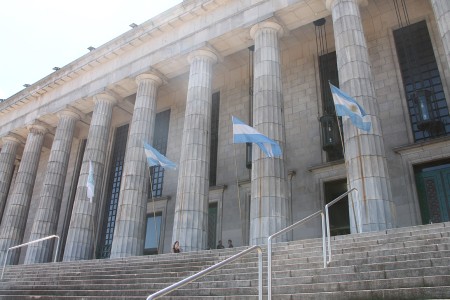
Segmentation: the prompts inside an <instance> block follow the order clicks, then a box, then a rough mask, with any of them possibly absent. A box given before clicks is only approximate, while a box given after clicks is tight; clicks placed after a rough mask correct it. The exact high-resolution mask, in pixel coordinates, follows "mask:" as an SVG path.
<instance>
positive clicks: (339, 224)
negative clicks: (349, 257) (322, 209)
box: [324, 179, 350, 236]
mask: <svg viewBox="0 0 450 300" xmlns="http://www.w3.org/2000/svg"><path fill="white" fill-rule="evenodd" d="M324 190H325V203H326V204H328V203H330V202H331V201H333V200H334V199H336V198H337V197H339V196H340V195H342V194H344V193H345V192H346V191H347V179H340V180H335V181H329V182H325V184H324ZM329 215H330V234H331V235H332V236H333V235H342V234H349V233H350V219H349V212H348V197H345V198H343V199H341V200H340V201H339V202H337V203H335V204H333V206H331V207H330V209H329Z"/></svg>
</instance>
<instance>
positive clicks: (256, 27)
mask: <svg viewBox="0 0 450 300" xmlns="http://www.w3.org/2000/svg"><path fill="white" fill-rule="evenodd" d="M266 28H267V29H274V30H275V31H276V32H277V35H278V37H279V38H280V37H282V36H283V34H284V29H283V26H281V25H280V24H278V23H277V22H275V21H263V22H261V23H258V24H255V25H253V27H252V28H251V29H250V36H251V37H252V39H255V36H256V33H257V32H258V31H259V30H260V29H266Z"/></svg>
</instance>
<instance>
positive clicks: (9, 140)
mask: <svg viewBox="0 0 450 300" xmlns="http://www.w3.org/2000/svg"><path fill="white" fill-rule="evenodd" d="M19 144H20V140H19V139H18V138H16V137H13V136H6V137H4V138H3V147H2V151H1V152H0V220H2V216H3V211H4V210H5V206H6V199H7V197H8V191H9V188H10V185H11V180H12V177H13V173H14V162H15V160H16V153H17V148H18V147H19Z"/></svg>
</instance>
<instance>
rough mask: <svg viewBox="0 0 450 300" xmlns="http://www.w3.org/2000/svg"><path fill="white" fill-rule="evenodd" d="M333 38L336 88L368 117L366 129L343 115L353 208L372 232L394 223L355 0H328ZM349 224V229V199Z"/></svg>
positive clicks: (374, 104) (389, 226) (379, 127)
mask: <svg viewBox="0 0 450 300" xmlns="http://www.w3.org/2000/svg"><path fill="white" fill-rule="evenodd" d="M327 4H328V5H329V6H328V7H329V8H330V9H331V12H332V17H333V27H334V40H335V43H336V57H337V65H338V72H339V85H340V88H341V89H342V90H343V91H345V92H346V93H348V94H349V95H350V96H352V97H354V98H355V99H356V101H357V102H358V103H359V104H361V105H362V106H363V107H364V108H365V110H366V112H367V114H368V115H370V119H371V121H372V129H371V131H370V132H365V131H361V130H359V129H357V128H356V127H355V126H353V124H351V122H350V120H348V119H347V118H344V124H343V128H344V142H345V160H346V164H347V176H348V177H347V180H348V183H349V186H350V187H351V188H353V187H355V188H357V189H358V191H359V199H355V198H356V197H354V199H355V201H356V200H358V201H356V203H355V204H356V209H357V211H359V212H360V214H361V219H362V220H361V221H362V229H363V231H365V232H366V231H378V230H384V229H387V228H392V227H394V226H395V205H394V203H393V201H392V196H391V188H390V183H389V176H388V169H387V162H386V154H385V149H384V143H383V136H382V132H381V126H380V118H379V108H378V103H377V99H376V95H375V90H374V86H373V76H372V71H371V65H370V61H369V54H368V51H367V45H366V39H365V37H364V32H363V27H362V22H361V16H360V11H359V7H358V1H357V0H331V1H328V3H327ZM349 204H350V205H349V207H350V222H351V227H352V232H355V224H354V220H355V218H354V216H353V210H352V206H351V204H352V203H349Z"/></svg>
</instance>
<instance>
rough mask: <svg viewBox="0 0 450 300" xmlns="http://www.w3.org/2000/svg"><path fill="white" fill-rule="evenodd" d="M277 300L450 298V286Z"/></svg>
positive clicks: (282, 296)
mask: <svg viewBox="0 0 450 300" xmlns="http://www.w3.org/2000/svg"><path fill="white" fill-rule="evenodd" d="M274 298H275V297H274ZM276 299H277V300H319V299H320V300H328V299H329V300H363V299H385V300H411V299H450V286H439V287H414V288H395V289H379V290H359V291H339V292H322V293H301V294H288V295H286V294H285V295H276Z"/></svg>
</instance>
